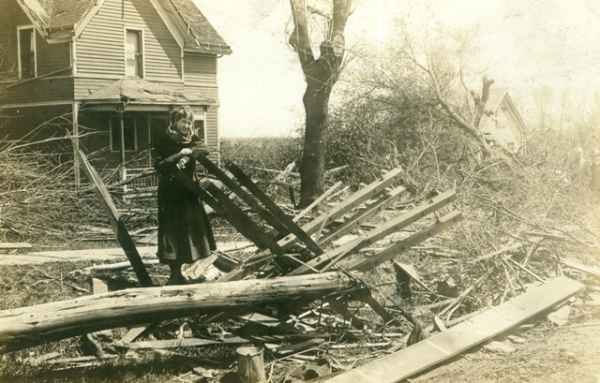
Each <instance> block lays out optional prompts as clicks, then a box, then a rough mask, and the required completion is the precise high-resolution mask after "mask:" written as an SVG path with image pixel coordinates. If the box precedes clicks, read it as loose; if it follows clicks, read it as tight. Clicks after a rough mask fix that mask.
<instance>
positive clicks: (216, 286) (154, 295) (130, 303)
mask: <svg viewBox="0 0 600 383" xmlns="http://www.w3.org/2000/svg"><path fill="white" fill-rule="evenodd" d="M357 289H358V290H360V289H364V287H363V286H362V285H361V284H359V283H357V280H356V279H354V278H352V277H350V276H348V275H346V274H345V273H335V272H332V273H322V274H313V275H303V276H299V277H280V278H274V279H254V280H243V281H235V282H226V283H219V282H217V283H203V284H196V285H188V286H165V287H152V288H137V289H128V290H120V291H116V292H112V293H107V294H103V295H98V296H95V295H89V296H84V297H79V298H77V299H71V300H66V301H61V302H53V303H46V304H41V305H35V306H29V307H21V308H16V309H11V310H4V311H0V353H4V352H9V351H16V350H20V349H23V348H26V347H30V346H35V345H39V344H42V343H47V342H50V341H54V340H59V339H63V338H66V337H70V336H75V335H81V334H85V333H88V332H94V331H99V330H104V329H110V328H115V327H122V326H128V325H140V324H144V323H147V322H148V320H149V319H151V320H152V321H160V320H165V319H172V318H178V317H185V316H189V315H197V314H198V313H199V312H203V313H211V312H221V311H227V310H235V311H239V310H251V309H252V308H253V307H255V306H256V305H265V304H273V303H279V302H289V301H291V300H296V299H302V300H303V301H308V300H310V299H316V298H320V297H323V296H328V295H332V296H335V294H337V293H340V294H347V293H348V292H349V291H356V290H357Z"/></svg>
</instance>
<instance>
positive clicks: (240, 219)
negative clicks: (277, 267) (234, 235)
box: [206, 182, 283, 254]
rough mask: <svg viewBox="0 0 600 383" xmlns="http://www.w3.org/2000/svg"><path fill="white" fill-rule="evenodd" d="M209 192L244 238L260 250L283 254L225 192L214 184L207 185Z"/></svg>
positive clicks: (273, 239) (273, 240)
mask: <svg viewBox="0 0 600 383" xmlns="http://www.w3.org/2000/svg"><path fill="white" fill-rule="evenodd" d="M206 189H207V191H208V192H209V193H210V194H211V195H212V196H213V197H214V199H216V200H217V203H218V204H220V207H221V209H222V210H223V212H224V215H225V217H226V218H227V220H228V221H229V223H231V224H232V225H233V227H235V228H236V229H237V231H238V232H239V233H240V234H242V235H243V236H244V237H246V238H248V239H249V240H251V241H253V242H254V243H255V244H256V245H257V246H258V247H259V248H261V249H264V248H268V249H270V250H271V252H272V253H273V254H283V250H282V249H281V247H280V246H279V245H278V243H277V242H276V241H275V238H270V237H269V236H268V235H267V234H265V233H264V231H263V230H262V229H261V228H260V227H259V226H258V225H257V224H256V223H254V221H253V220H252V219H251V218H250V217H248V215H247V214H246V213H244V212H243V211H242V209H240V208H239V207H238V206H237V205H236V204H235V203H233V201H231V200H230V199H229V197H228V196H227V195H226V194H225V192H224V191H223V190H221V189H219V188H218V187H217V186H216V185H214V184H213V183H212V182H208V183H206Z"/></svg>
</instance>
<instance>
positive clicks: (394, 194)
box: [319, 186, 406, 247]
mask: <svg viewBox="0 0 600 383" xmlns="http://www.w3.org/2000/svg"><path fill="white" fill-rule="evenodd" d="M405 191H406V188H405V187H404V186H400V187H397V188H395V189H394V190H392V191H391V192H390V193H389V195H388V196H386V197H384V198H382V199H380V200H379V201H377V202H375V203H374V204H372V205H370V206H368V207H367V208H366V209H365V210H364V211H362V212H360V213H359V214H357V215H356V217H353V218H351V219H349V220H348V221H347V222H345V223H344V224H343V225H342V226H341V227H339V228H337V229H336V230H335V231H334V232H333V233H331V234H329V235H328V236H327V237H325V238H323V239H321V240H319V245H321V246H323V247H324V246H327V245H328V244H329V243H331V242H333V241H335V240H336V239H338V238H340V237H341V236H343V235H345V234H347V233H348V232H350V231H352V230H354V229H356V228H357V227H358V226H360V224H361V223H364V222H366V221H367V220H368V219H370V218H372V217H373V216H375V215H377V214H378V213H379V212H380V211H382V210H384V209H385V208H387V207H388V206H389V205H390V204H391V203H392V202H394V201H395V200H396V199H397V198H399V197H400V196H401V195H402V194H403V193H404V192H405Z"/></svg>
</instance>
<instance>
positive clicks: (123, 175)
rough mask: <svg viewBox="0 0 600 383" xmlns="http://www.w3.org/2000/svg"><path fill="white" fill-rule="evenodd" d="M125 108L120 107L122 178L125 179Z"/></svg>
mask: <svg viewBox="0 0 600 383" xmlns="http://www.w3.org/2000/svg"><path fill="white" fill-rule="evenodd" d="M124 114H125V113H124V110H123V109H119V122H120V124H121V129H120V133H121V180H122V181H124V180H125V175H126V172H125V160H126V159H125V119H124Z"/></svg>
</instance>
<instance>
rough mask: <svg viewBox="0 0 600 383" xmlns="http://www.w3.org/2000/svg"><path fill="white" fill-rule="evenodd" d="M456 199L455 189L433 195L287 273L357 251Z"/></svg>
mask: <svg viewBox="0 0 600 383" xmlns="http://www.w3.org/2000/svg"><path fill="white" fill-rule="evenodd" d="M455 199H456V191H454V190H450V191H447V192H445V193H442V194H440V195H438V196H435V197H433V198H432V199H431V200H429V201H428V203H426V204H423V205H421V206H418V207H416V208H413V209H411V210H409V211H408V212H406V213H404V214H401V215H400V216H398V217H396V218H394V219H391V220H389V221H388V222H385V223H384V224H382V225H381V226H379V227H377V228H375V229H373V230H371V231H369V232H367V233H365V234H363V235H361V236H359V237H358V238H357V239H355V240H353V241H351V242H348V243H347V244H344V245H342V246H340V247H338V248H335V249H333V250H331V251H328V252H326V253H324V254H322V255H320V256H318V257H316V258H313V259H311V260H310V261H308V262H306V265H302V266H299V267H298V268H296V269H294V270H293V271H292V272H291V273H289V275H300V274H305V273H308V272H309V271H311V270H312V269H318V268H319V267H320V266H321V265H323V264H325V263H327V262H330V261H332V260H336V261H339V260H340V259H341V258H342V257H343V256H344V255H346V254H349V253H350V252H352V251H357V250H359V249H361V248H363V247H365V246H369V245H370V244H372V243H374V242H376V241H378V240H380V239H382V238H385V237H386V236H387V235H389V234H391V233H393V232H395V231H398V230H400V229H401V228H402V227H405V226H408V225H410V224H411V223H413V222H415V221H417V220H419V219H421V218H422V217H424V216H425V215H427V214H429V213H432V212H434V211H436V210H438V209H440V208H441V207H443V206H445V205H447V204H449V203H450V202H452V201H454V200H455Z"/></svg>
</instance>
